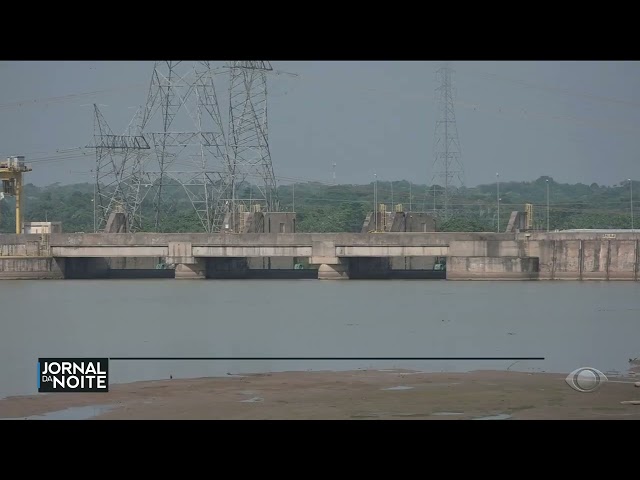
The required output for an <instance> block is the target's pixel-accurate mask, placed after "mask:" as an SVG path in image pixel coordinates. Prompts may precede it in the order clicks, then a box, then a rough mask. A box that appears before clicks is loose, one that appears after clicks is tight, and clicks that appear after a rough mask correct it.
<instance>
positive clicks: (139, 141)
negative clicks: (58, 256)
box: [88, 104, 150, 232]
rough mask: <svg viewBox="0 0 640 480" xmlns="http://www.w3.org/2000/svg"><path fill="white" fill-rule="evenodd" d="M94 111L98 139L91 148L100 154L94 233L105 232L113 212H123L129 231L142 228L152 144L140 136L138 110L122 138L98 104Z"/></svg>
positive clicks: (98, 156) (95, 197) (97, 169)
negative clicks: (144, 168) (147, 161)
mask: <svg viewBox="0 0 640 480" xmlns="http://www.w3.org/2000/svg"><path fill="white" fill-rule="evenodd" d="M93 109H94V140H93V143H92V144H91V145H89V146H88V148H93V149H95V151H96V164H95V170H94V172H95V190H94V191H95V193H94V198H93V212H94V231H103V230H104V228H105V226H106V224H107V220H108V219H109V216H110V214H111V213H113V212H122V213H124V214H125V218H126V219H127V230H128V231H133V232H135V231H138V230H141V229H142V223H141V222H142V217H141V202H142V200H143V199H144V192H143V173H142V170H141V166H142V161H141V159H142V158H143V156H144V152H145V151H147V150H149V149H150V147H149V144H148V143H147V141H146V140H145V138H144V137H143V136H142V135H140V121H141V118H140V113H141V111H140V110H138V112H136V115H135V116H134V118H133V119H132V121H131V123H130V124H129V126H128V127H127V129H126V131H125V132H124V133H123V134H122V135H116V134H114V133H113V131H112V130H111V128H110V127H109V125H108V124H107V121H106V120H105V119H104V116H103V115H102V113H101V112H100V109H99V108H98V105H96V104H94V105H93Z"/></svg>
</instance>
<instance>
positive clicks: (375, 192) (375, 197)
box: [373, 173, 378, 232]
mask: <svg viewBox="0 0 640 480" xmlns="http://www.w3.org/2000/svg"><path fill="white" fill-rule="evenodd" d="M373 178H374V180H373V217H374V218H375V221H376V230H375V231H376V232H377V231H378V174H377V173H374V174H373Z"/></svg>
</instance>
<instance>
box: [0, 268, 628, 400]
mask: <svg viewBox="0 0 640 480" xmlns="http://www.w3.org/2000/svg"><path fill="white" fill-rule="evenodd" d="M39 357H57V358H59V357H94V358H95V357H111V358H113V357H233V358H237V357H350V358H351V357H509V358H512V357H544V360H525V361H522V360H521V361H516V360H420V361H417V360H413V361H408V360H405V361H399V360H344V359H343V360H318V361H311V360H304V361H302V360H295V359H292V360H268V359H267V360H116V359H112V360H111V361H110V364H109V368H110V372H109V375H110V378H109V383H110V384H114V383H125V382H133V381H139V380H155V379H166V378H169V377H170V376H172V377H173V378H194V377H205V376H218V375H227V374H242V373H255V372H268V371H286V370H351V369H360V368H376V369H391V368H406V369H412V370H421V371H449V372H461V371H470V370H478V369H496V370H506V369H511V370H516V371H530V372H538V371H546V372H566V373H569V372H571V371H572V370H574V369H576V368H578V367H587V366H588V367H594V368H597V369H599V370H601V371H602V372H605V373H612V372H618V373H624V372H626V371H627V370H628V368H629V359H630V358H636V357H640V283H634V282H570V281H566V282H565V281H557V282H552V281H540V282H517V281H513V282H482V281H478V282H452V281H440V280H422V281H421V280H408V281H402V280H392V281H389V280H386V281H385V280H378V281H356V280H352V281H318V280H175V279H157V280H60V281H56V280H42V281H31V280H23V281H8V280H3V281H0V397H5V396H13V395H30V394H35V393H37V384H36V380H37V374H36V362H37V359H38V358H39Z"/></svg>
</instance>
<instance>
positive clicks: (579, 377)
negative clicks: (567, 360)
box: [565, 367, 608, 393]
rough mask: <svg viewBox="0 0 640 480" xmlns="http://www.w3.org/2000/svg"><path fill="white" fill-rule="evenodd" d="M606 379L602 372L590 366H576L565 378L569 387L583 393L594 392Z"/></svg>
mask: <svg viewBox="0 0 640 480" xmlns="http://www.w3.org/2000/svg"><path fill="white" fill-rule="evenodd" d="M607 380H608V379H607V377H606V376H605V374H604V373H602V372H601V371H600V370H598V369H596V368H591V367H581V368H577V369H576V370H574V371H573V372H571V373H570V374H569V375H567V378H566V379H565V381H566V382H567V384H568V385H569V386H570V387H571V388H573V389H574V390H577V391H578V392H584V393H590V392H595V391H596V390H597V389H599V388H600V387H601V386H602V385H603V384H604V383H606V382H607Z"/></svg>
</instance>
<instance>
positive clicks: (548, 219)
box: [547, 178, 549, 233]
mask: <svg viewBox="0 0 640 480" xmlns="http://www.w3.org/2000/svg"><path fill="white" fill-rule="evenodd" d="M547 233H549V179H548V178H547Z"/></svg>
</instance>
